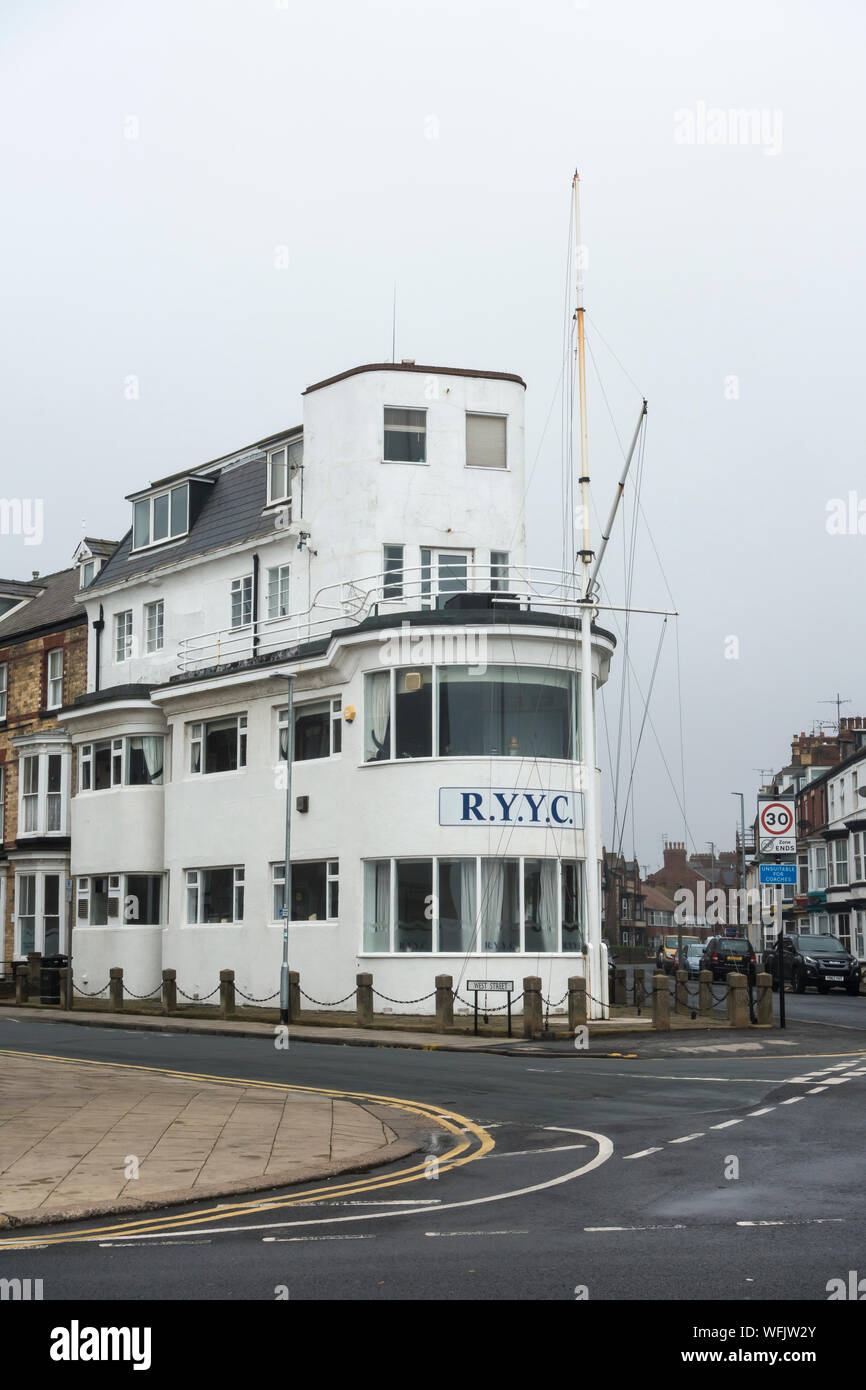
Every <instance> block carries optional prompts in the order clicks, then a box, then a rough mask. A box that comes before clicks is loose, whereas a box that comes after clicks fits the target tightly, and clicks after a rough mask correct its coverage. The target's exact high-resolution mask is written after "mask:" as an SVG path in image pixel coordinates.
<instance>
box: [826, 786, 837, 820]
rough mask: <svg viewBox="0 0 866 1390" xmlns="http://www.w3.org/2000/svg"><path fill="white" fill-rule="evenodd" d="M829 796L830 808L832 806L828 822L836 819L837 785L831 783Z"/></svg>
mask: <svg viewBox="0 0 866 1390" xmlns="http://www.w3.org/2000/svg"><path fill="white" fill-rule="evenodd" d="M828 796H829V806H830V810H829V816H828V820H835V818H836V809H835V808H836V786H835V783H833V782H831V783H830V786H829V790H828Z"/></svg>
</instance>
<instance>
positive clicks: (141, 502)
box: [130, 480, 190, 554]
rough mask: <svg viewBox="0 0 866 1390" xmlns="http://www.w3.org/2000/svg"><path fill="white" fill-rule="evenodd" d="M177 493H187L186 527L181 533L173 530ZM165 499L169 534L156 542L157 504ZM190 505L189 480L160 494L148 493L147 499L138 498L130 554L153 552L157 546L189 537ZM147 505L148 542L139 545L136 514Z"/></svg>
mask: <svg viewBox="0 0 866 1390" xmlns="http://www.w3.org/2000/svg"><path fill="white" fill-rule="evenodd" d="M176 492H185V493H186V507H185V508H184V520H185V525H184V527H183V529H182V530H179V531H173V530H172V512H173V510H174V508H173V506H172V498H173V496H174V494H175V493H176ZM163 497H165V498H167V499H168V500H167V513H166V515H167V526H168V529H167V532H166V534H165V535H164V536H160V537H159V539H158V540H154V536H153V531H154V525H153V517H154V509H155V503H156V502H159V501H161V500H162V498H163ZM189 503H190V497H189V481H188V480H187V481H186V482H183V483H174V484H173V485H172V486H171V487H166V488H160V489H159V491H158V492H151V493H148V495H147V496H146V497H138V498H136V499H135V501H133V504H132V546H131V548H130V554H138V553H139V552H140V551H142V550H151V549H153V547H154V546H157V545H166V544H167V543H168V542H169V541H176V540H180V539H181V538H182V537H183V536H188V535H189ZM145 505H146V506H147V508H148V512H147V540H146V541H142V542H141V544H138V543H137V542H136V531H137V529H138V528H137V525H136V514H137V511H138V508H139V507H143V506H145Z"/></svg>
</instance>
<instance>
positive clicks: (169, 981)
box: [160, 970, 177, 1014]
mask: <svg viewBox="0 0 866 1390" xmlns="http://www.w3.org/2000/svg"><path fill="white" fill-rule="evenodd" d="M160 1012H161V1013H164V1014H174V1013H177V971H176V970H163V972H162V1007H161V1010H160Z"/></svg>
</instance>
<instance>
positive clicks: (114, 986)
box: [108, 965, 123, 1014]
mask: <svg viewBox="0 0 866 1390" xmlns="http://www.w3.org/2000/svg"><path fill="white" fill-rule="evenodd" d="M108 1007H109V1009H110V1010H111V1012H112V1013H113V1014H116V1013H119V1012H120V1011H121V1010H122V1008H123V966H122V965H112V967H111V969H110V970H109V972H108Z"/></svg>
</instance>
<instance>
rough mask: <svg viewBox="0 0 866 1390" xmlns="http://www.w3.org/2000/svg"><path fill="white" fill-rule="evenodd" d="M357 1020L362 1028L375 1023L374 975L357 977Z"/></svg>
mask: <svg viewBox="0 0 866 1390" xmlns="http://www.w3.org/2000/svg"><path fill="white" fill-rule="evenodd" d="M317 992H318V991H317ZM355 1019H356V1021H357V1023H358V1024H359V1025H360V1026H361V1027H363V1026H364V1024H365V1023H372V1022H373V976H372V975H356V976H355Z"/></svg>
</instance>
